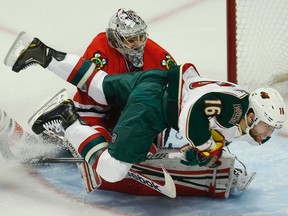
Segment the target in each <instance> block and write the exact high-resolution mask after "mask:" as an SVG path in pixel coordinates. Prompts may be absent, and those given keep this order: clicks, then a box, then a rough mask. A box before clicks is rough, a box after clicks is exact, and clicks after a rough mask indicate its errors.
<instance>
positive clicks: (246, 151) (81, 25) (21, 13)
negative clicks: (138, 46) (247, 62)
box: [0, 0, 288, 216]
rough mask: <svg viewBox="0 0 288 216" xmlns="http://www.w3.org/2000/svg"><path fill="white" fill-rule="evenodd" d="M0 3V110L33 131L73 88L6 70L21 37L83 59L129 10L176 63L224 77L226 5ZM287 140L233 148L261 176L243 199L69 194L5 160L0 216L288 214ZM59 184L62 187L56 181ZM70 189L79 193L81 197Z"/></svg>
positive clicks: (209, 1) (35, 70)
mask: <svg viewBox="0 0 288 216" xmlns="http://www.w3.org/2000/svg"><path fill="white" fill-rule="evenodd" d="M0 2H1V7H0V44H1V45H0V47H1V49H0V62H2V63H0V74H1V79H0V98H1V100H0V109H4V110H6V111H7V112H8V113H9V114H10V115H11V116H13V117H14V118H15V119H17V120H18V121H19V122H20V124H21V125H23V126H24V127H25V128H26V130H28V131H29V130H30V128H29V127H28V125H27V121H28V119H29V117H30V116H31V115H32V114H33V113H34V111H35V110H36V109H37V108H39V107H40V106H41V104H43V103H44V102H45V101H46V100H47V99H48V98H49V97H51V96H52V95H54V94H55V93H56V92H58V91H59V90H60V89H62V88H63V87H65V88H67V89H68V90H69V94H70V95H72V94H73V92H74V91H75V88H74V87H72V86H71V85H69V84H67V83H65V82H64V81H63V80H61V79H59V78H57V77H56V76H55V75H54V74H52V73H49V72H48V71H45V70H43V69H42V68H40V67H39V66H35V67H31V68H29V69H28V70H26V71H24V72H20V73H19V74H17V73H13V72H12V71H11V69H10V68H8V67H7V66H5V65H4V63H3V61H4V57H5V54H6V53H7V51H8V50H9V47H10V46H11V44H12V43H13V41H14V40H15V38H16V36H17V35H18V33H19V32H20V31H26V32H27V33H29V34H30V35H32V36H37V37H39V38H40V39H42V40H43V41H44V42H45V43H46V44H48V45H51V46H53V47H54V48H56V49H58V50H63V51H67V52H70V53H76V54H82V53H83V51H84V50H85V47H86V46H87V45H88V44H89V43H90V41H91V40H92V38H93V37H94V36H95V35H96V34H97V33H98V32H100V31H104V30H105V28H106V26H107V23H108V20H109V18H110V17H111V15H112V14H113V13H114V12H115V11H116V10H117V9H118V8H119V7H130V8H132V9H134V10H135V11H137V12H138V13H139V14H140V15H141V16H142V17H143V18H144V20H145V21H147V23H148V25H149V35H150V37H151V38H152V39H154V40H155V41H157V42H158V43H159V44H161V45H162V46H163V47H164V48H166V49H167V50H168V51H170V52H171V53H172V54H173V56H174V57H175V58H176V60H177V61H178V63H184V62H192V63H194V64H195V65H196V66H197V68H198V70H199V72H200V73H201V74H202V76H208V77H211V78H217V79H224V80H225V79H226V26H225V0H169V1H167V0H166V1H165V0H157V1H154V0H145V1H136V0H134V1H132V0H121V1H117V0H113V1H112V0H106V1H99V0H85V1H68V0H58V1H49V0H21V1H18V0H9V1H8V0H0ZM287 141H288V140H287V139H286V138H283V137H277V138H275V139H273V140H272V141H271V142H270V143H267V144H265V145H263V146H260V147H253V146H250V145H248V144H245V143H237V144H236V143H235V145H233V144H232V146H231V150H232V151H233V152H234V153H235V154H237V155H238V157H239V159H240V160H241V161H243V162H244V163H245V164H246V166H247V169H248V170H251V171H256V172H257V175H256V178H255V180H254V181H253V182H252V183H251V185H250V187H249V188H248V189H247V191H245V192H244V193H243V194H242V195H241V196H239V197H230V198H229V199H221V200H219V199H213V198H204V197H177V198H176V199H169V198H166V197H143V196H133V195H127V194H119V193H113V192H101V191H100V192H99V191H97V192H95V193H93V194H86V193H85V191H84V190H83V188H82V185H79V187H78V188H76V189H75V188H73V187H72V186H71V187H69V186H70V185H69V181H73V182H75V181H76V182H77V181H78V180H79V179H66V181H67V188H66V192H65V190H64V191H63V190H59V189H57V188H54V187H52V186H51V185H50V184H48V183H47V182H43V181H42V180H41V179H39V178H38V177H37V176H35V175H34V173H33V169H32V170H31V168H29V167H24V166H23V165H19V164H17V163H10V162H9V163H7V162H6V161H5V160H4V159H3V158H1V157H0V215H1V216H12V215H13V216H14V215H21V216H26V215H27V216H28V215H29V216H31V215H42V216H51V215H61V216H66V215H67V216H74V215H75V216H76V215H81V216H87V215H103V216H106V215H107V216H109V215H135V216H136V215H137V216H148V215H157V216H162V215H165V216H169V215H171V216H172V215H173V216H176V215H177V216H184V215H191V216H192V215H194V216H208V215H213V216H218V215H219V216H220V215H221V216H223V215H227V216H228V215H233V216H237V215H239V216H240V215H245V216H255V215H261V216H266V215H267V216H268V215H269V216H270V215H279V216H283V215H288V205H287V204H288V202H287V200H286V199H287V195H288V183H287V179H286V178H288V169H287V164H288V157H287V143H288V142H287ZM286 163H287V164H286ZM51 175H52V177H53V173H52V174H51ZM79 178H80V177H79ZM55 179H56V180H55V181H60V180H62V181H65V178H63V179H60V180H59V176H56V177H55ZM73 185H74V186H75V184H73ZM69 190H76V191H77V192H79V193H78V196H77V198H75V197H73V196H72V195H71V193H69Z"/></svg>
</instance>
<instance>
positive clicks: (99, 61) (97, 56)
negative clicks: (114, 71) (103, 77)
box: [90, 52, 107, 70]
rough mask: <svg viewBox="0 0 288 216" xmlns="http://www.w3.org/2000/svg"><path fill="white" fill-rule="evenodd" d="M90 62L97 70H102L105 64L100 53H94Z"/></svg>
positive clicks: (105, 60) (105, 61)
mask: <svg viewBox="0 0 288 216" xmlns="http://www.w3.org/2000/svg"><path fill="white" fill-rule="evenodd" d="M90 61H92V62H93V63H94V64H96V69H98V70H100V69H102V68H103V67H104V66H105V65H106V64H107V59H105V58H102V56H101V53H100V52H96V53H95V54H94V56H93V57H92V58H91V59H90Z"/></svg>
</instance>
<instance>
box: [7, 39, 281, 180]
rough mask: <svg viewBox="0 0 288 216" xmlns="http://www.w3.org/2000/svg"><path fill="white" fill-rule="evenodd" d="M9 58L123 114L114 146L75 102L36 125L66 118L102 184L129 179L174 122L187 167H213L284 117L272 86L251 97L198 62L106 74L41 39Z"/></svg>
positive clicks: (38, 128)
mask: <svg viewBox="0 0 288 216" xmlns="http://www.w3.org/2000/svg"><path fill="white" fill-rule="evenodd" d="M13 59H14V60H13ZM5 62H6V64H7V65H10V66H12V67H13V70H15V71H20V70H22V69H24V68H26V67H27V66H29V65H30V64H32V63H38V64H40V65H41V66H43V67H44V68H46V67H48V69H49V70H51V71H53V72H54V73H56V74H57V75H59V76H60V77H62V78H63V79H65V80H67V81H68V82H70V83H72V84H74V85H75V86H77V87H78V88H80V89H82V91H85V92H87V93H88V94H89V95H90V96H91V97H92V98H93V99H94V100H95V101H96V102H98V103H99V104H101V105H107V106H111V107H115V108H117V109H119V110H120V111H121V112H122V115H121V116H120V119H119V121H118V123H117V125H116V127H115V128H114V130H113V133H112V141H111V143H109V145H108V144H107V143H103V142H102V141H101V140H98V139H97V137H93V134H94V133H95V129H93V128H91V127H89V126H88V125H87V124H85V123H84V122H83V121H82V120H81V119H80V117H79V116H78V115H77V113H76V109H75V106H74V104H73V102H72V101H71V100H67V101H64V102H63V103H61V104H60V105H59V106H57V107H55V108H54V109H52V110H49V111H47V112H45V113H44V114H43V115H41V116H40V117H39V118H38V119H37V120H36V122H35V123H34V125H33V127H32V129H33V131H34V132H35V133H36V134H39V133H41V132H42V131H43V130H45V127H44V126H45V125H46V124H50V123H51V122H53V120H55V119H58V120H60V121H61V122H62V123H61V124H62V126H63V129H64V130H65V137H66V138H67V139H68V140H69V141H70V143H71V144H72V145H73V147H74V148H75V149H76V150H77V151H78V152H79V153H80V154H81V155H82V157H83V158H84V159H85V161H86V162H87V163H89V164H90V165H91V166H92V167H93V171H94V173H95V176H96V178H97V180H98V184H101V179H104V180H106V181H108V182H118V181H121V180H122V179H123V178H125V176H126V174H127V172H128V171H129V169H130V168H131V166H132V165H133V164H136V163H141V162H143V161H145V160H146V157H147V153H148V152H149V148H150V145H151V143H152V142H153V140H154V139H155V137H156V136H157V134H158V133H160V132H161V131H163V130H164V129H165V128H166V127H168V126H170V127H172V128H174V129H176V130H179V132H180V133H181V134H182V135H183V136H184V137H185V138H186V140H187V141H188V144H189V145H188V148H186V146H185V147H183V148H182V149H181V152H182V153H183V155H182V156H183V158H182V160H181V163H182V164H185V165H188V166H200V167H201V166H207V167H209V168H215V167H217V166H220V165H221V160H220V158H221V155H222V149H223V147H224V146H225V145H226V144H227V143H230V142H232V141H234V140H235V139H242V140H246V141H247V142H249V143H251V144H256V145H261V144H263V143H265V142H266V141H267V140H268V139H269V138H270V137H271V136H272V135H273V133H275V132H276V131H277V130H279V129H281V127H282V126H283V124H284V122H285V120H286V108H285V105H284V102H283V99H282V97H281V96H280V94H279V93H278V92H277V91H275V90H274V89H270V88H260V89H257V90H255V91H254V92H252V93H251V94H248V93H247V92H246V91H245V90H244V89H242V88H241V87H240V86H237V85H235V84H233V83H228V82H223V81H217V80H210V79H206V78H202V77H200V76H199V74H198V72H197V69H196V68H195V66H194V65H192V64H183V65H182V66H177V67H174V68H172V69H170V70H168V73H166V72H163V71H160V70H149V71H146V72H141V73H139V72H137V73H129V74H124V75H107V74H106V73H105V72H103V71H101V70H97V69H95V65H94V64H93V63H91V62H90V61H86V60H85V59H83V58H81V57H78V56H75V55H71V54H66V53H63V52H58V51H56V50H54V49H52V48H50V47H47V46H46V45H44V44H43V43H42V42H41V41H40V40H39V39H36V38H34V39H33V41H32V43H31V44H28V46H27V47H26V50H23V51H22V52H21V53H19V54H18V55H17V54H16V55H15V53H13V47H12V49H11V50H10V52H9V53H8V55H7V58H6V61H5ZM120 89H121V91H119V90H120Z"/></svg>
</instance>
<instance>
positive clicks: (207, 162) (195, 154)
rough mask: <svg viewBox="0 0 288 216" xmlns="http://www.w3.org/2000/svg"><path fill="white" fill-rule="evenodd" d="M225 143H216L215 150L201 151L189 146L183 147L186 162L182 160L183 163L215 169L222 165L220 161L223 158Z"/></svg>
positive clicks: (181, 150)
mask: <svg viewBox="0 0 288 216" xmlns="http://www.w3.org/2000/svg"><path fill="white" fill-rule="evenodd" d="M223 146H224V144H223V142H220V141H218V142H215V145H214V148H212V149H209V150H206V151H199V150H198V149H197V148H193V147H191V146H190V145H189V144H187V145H185V146H183V147H182V148H181V149H180V152H182V153H183V154H184V155H185V160H181V163H182V164H184V165H186V166H195V165H198V166H206V167H209V168H215V167H218V166H220V165H221V161H220V160H219V159H220V158H221V156H222V149H223Z"/></svg>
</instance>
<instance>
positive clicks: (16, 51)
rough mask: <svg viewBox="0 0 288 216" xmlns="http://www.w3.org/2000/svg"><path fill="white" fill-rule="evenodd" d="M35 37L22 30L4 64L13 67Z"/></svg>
mask: <svg viewBox="0 0 288 216" xmlns="http://www.w3.org/2000/svg"><path fill="white" fill-rule="evenodd" d="M32 40H33V38H32V37H30V36H29V35H27V34H26V33H25V32H20V34H19V35H18V37H17V38H16V40H15V41H14V43H13V45H12V46H11V48H10V50H9V51H8V53H7V55H6V57H5V59H4V64H5V65H7V66H9V67H13V66H14V64H15V62H16V61H17V59H18V57H19V56H20V55H21V54H22V53H23V52H24V51H25V50H26V49H27V48H28V47H29V45H30V43H31V42H32Z"/></svg>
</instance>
